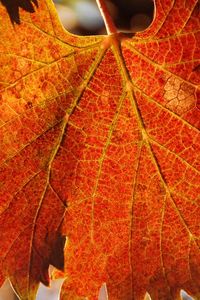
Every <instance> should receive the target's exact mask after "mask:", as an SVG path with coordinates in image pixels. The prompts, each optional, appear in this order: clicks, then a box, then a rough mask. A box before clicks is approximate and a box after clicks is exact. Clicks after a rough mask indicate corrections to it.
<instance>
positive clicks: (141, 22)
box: [54, 0, 154, 35]
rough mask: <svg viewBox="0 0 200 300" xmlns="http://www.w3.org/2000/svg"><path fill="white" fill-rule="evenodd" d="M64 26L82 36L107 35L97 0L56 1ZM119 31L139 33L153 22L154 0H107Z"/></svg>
mask: <svg viewBox="0 0 200 300" xmlns="http://www.w3.org/2000/svg"><path fill="white" fill-rule="evenodd" d="M54 2H55V4H56V7H57V10H58V13H59V16H60V19H61V21H62V23H63V25H64V26H65V27H66V28H67V29H68V30H69V31H71V32H73V33H75V34H79V35H90V34H104V33H105V27H104V24H103V21H102V18H101V16H100V13H99V11H98V8H97V5H96V1H95V0H54ZM106 3H107V6H108V8H109V11H110V14H111V15H112V17H113V20H114V22H115V25H116V27H117V28H118V30H119V31H125V32H136V31H141V30H144V29H145V28H147V27H148V26H149V25H150V23H151V22H152V19H153V12H154V4H153V0H134V1H133V0H106Z"/></svg>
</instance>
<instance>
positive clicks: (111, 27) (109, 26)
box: [96, 0, 117, 34]
mask: <svg viewBox="0 0 200 300" xmlns="http://www.w3.org/2000/svg"><path fill="white" fill-rule="evenodd" d="M96 2H97V5H98V8H99V10H100V13H101V15H102V17H103V20H104V23H105V27H106V31H107V33H108V34H114V33H117V28H116V26H115V24H114V22H113V20H112V18H111V16H110V13H109V11H108V8H107V6H106V4H105V0H96Z"/></svg>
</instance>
